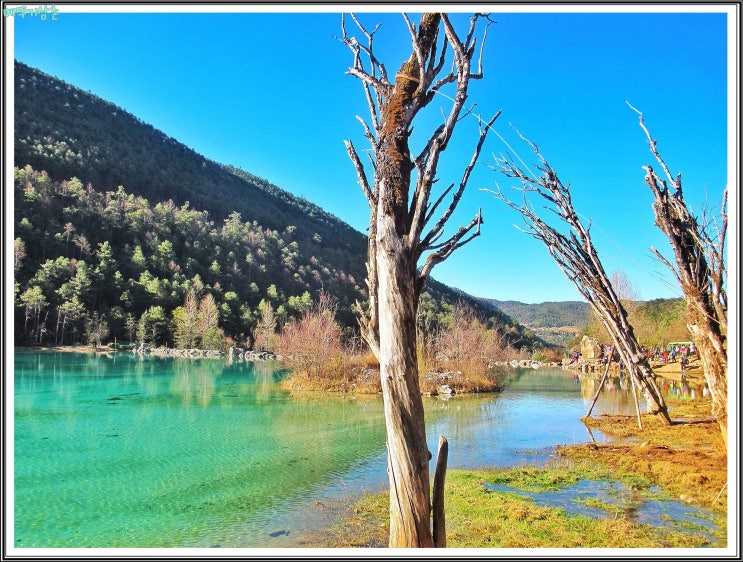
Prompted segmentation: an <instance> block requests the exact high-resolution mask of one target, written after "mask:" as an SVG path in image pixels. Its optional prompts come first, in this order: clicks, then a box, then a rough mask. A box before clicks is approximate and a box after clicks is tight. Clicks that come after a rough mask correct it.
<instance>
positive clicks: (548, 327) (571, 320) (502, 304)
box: [482, 299, 591, 346]
mask: <svg viewBox="0 0 743 562" xmlns="http://www.w3.org/2000/svg"><path fill="white" fill-rule="evenodd" d="M482 300H483V301H484V302H485V303H487V304H488V305H490V306H494V307H496V308H497V309H498V310H501V311H502V312H504V313H505V314H507V315H508V316H509V317H510V318H511V319H512V320H513V321H514V322H518V323H519V324H522V325H523V326H525V327H527V328H529V329H530V330H532V331H533V332H534V334H535V335H536V336H537V337H539V338H540V339H542V340H544V341H546V342H549V343H551V344H554V345H560V346H566V345H569V344H570V342H571V341H572V340H573V339H574V338H575V336H577V335H578V334H579V333H580V332H581V331H582V330H584V329H585V328H586V326H588V316H589V313H590V310H591V307H590V305H589V304H588V303H587V302H582V301H558V302H550V301H548V302H541V303H535V304H527V303H523V302H518V301H501V300H497V299H482Z"/></svg>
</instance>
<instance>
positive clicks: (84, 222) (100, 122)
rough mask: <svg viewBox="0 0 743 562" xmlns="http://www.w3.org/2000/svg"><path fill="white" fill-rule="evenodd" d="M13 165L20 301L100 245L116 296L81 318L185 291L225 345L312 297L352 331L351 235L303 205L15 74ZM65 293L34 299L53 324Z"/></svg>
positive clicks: (124, 118)
mask: <svg viewBox="0 0 743 562" xmlns="http://www.w3.org/2000/svg"><path fill="white" fill-rule="evenodd" d="M14 156H15V158H14V164H15V166H16V167H17V168H19V169H20V170H19V171H18V172H17V174H16V201H18V202H19V204H18V205H17V207H16V209H15V211H16V217H15V220H16V235H17V236H18V238H19V239H20V241H21V243H23V244H24V248H23V251H24V259H23V263H22V265H21V266H20V269H19V271H18V274H17V280H18V281H19V283H20V291H21V292H23V291H24V290H28V289H30V288H32V285H33V284H34V283H37V281H38V283H37V284H38V285H39V286H41V284H42V283H41V281H39V280H38V275H39V274H40V272H42V270H44V271H47V270H52V269H54V268H53V267H52V265H50V264H49V263H48V262H50V261H52V262H53V261H54V260H56V259H58V258H59V259H61V260H62V261H64V260H68V261H72V262H78V261H86V262H88V264H91V263H95V262H96V261H97V262H98V265H101V262H102V258H101V251H102V250H101V244H104V243H108V244H109V246H110V247H109V248H108V249H107V250H106V251H107V252H109V251H112V250H113V255H114V256H115V257H116V258H117V260H116V265H117V266H118V268H119V269H118V270H116V273H117V274H118V277H116V279H117V281H116V283H118V285H117V287H118V289H117V290H118V291H119V292H120V293H121V295H118V294H116V292H115V291H113V290H111V291H109V292H108V294H106V291H99V292H98V293H97V294H96V300H93V299H91V300H90V302H88V303H87V306H88V313H91V312H92V310H93V309H95V310H100V307H106V308H107V309H112V310H113V309H117V307H118V308H120V309H123V312H122V313H124V312H125V313H128V314H133V315H135V316H136V317H139V316H140V315H142V314H144V313H145V312H147V311H148V310H149V307H152V306H162V307H163V308H164V310H165V312H166V313H170V312H171V311H172V310H173V309H174V307H176V306H178V305H180V304H182V303H183V298H184V295H185V293H186V291H187V290H188V288H189V287H191V286H192V285H193V284H194V283H196V284H197V285H199V286H201V284H204V286H205V287H206V288H207V289H208V290H209V291H212V292H214V293H215V295H216V298H217V299H218V302H217V304H218V305H219V306H220V307H222V312H221V314H222V315H223V316H230V317H232V324H234V326H235V328H234V330H236V331H235V332H234V333H233V334H232V335H234V336H237V335H238V334H239V333H241V332H245V331H249V329H250V327H251V323H252V325H254V324H255V322H256V321H257V309H258V306H259V304H260V302H261V301H263V300H266V301H271V302H272V304H274V305H275V306H276V307H277V308H278V307H280V306H282V305H285V306H284V314H288V315H290V314H292V313H297V312H298V311H299V310H300V308H299V306H298V305H297V302H298V300H299V299H304V298H305V297H304V294H305V293H308V294H309V295H310V296H311V297H312V298H316V297H317V294H318V293H319V291H320V290H330V291H332V293H333V295H334V296H335V297H336V298H338V299H339V301H340V309H339V312H340V318H341V322H342V323H343V324H344V325H346V326H353V325H354V324H355V322H354V316H353V313H352V310H351V307H352V304H353V303H354V302H355V301H356V300H359V301H363V300H364V286H363V285H364V283H363V279H364V278H365V276H366V271H365V258H366V237H365V236H364V235H363V234H361V233H360V232H358V231H356V230H354V229H353V228H351V227H350V226H349V225H347V224H346V223H344V222H343V221H341V220H339V219H338V218H336V217H334V216H332V215H330V214H329V213H326V212H325V211H323V210H322V209H321V208H319V207H318V206H316V205H314V204H313V203H311V202H309V201H307V200H305V199H301V198H297V197H294V196H293V195H291V194H290V193H288V192H286V191H284V190H282V189H280V188H278V187H277V186H274V185H272V184H270V183H269V182H266V181H265V180H262V179H260V178H258V177H256V176H254V175H252V174H250V173H249V172H246V171H243V170H239V169H237V168H234V167H231V166H226V165H222V164H218V163H216V162H213V161H211V160H208V159H206V158H204V157H203V156H201V155H199V154H197V153H196V152H194V151H193V150H191V149H189V148H188V147H186V146H184V145H182V144H181V143H179V142H178V141H176V140H175V139H172V138H170V137H168V136H166V135H164V134H163V133H161V132H160V131H157V130H156V129H154V128H153V127H152V126H151V125H148V124H145V123H143V122H142V121H141V120H139V119H138V118H137V117H135V116H134V115H131V114H129V113H127V112H126V111H124V110H123V109H121V108H119V107H117V106H115V105H113V104H111V103H109V102H107V101H104V100H102V99H100V98H98V97H97V96H95V95H94V94H91V93H88V92H84V91H82V90H80V89H78V88H76V87H74V86H72V85H69V84H66V83H65V82H63V81H60V80H58V79H56V78H54V77H52V76H49V75H47V74H44V73H42V72H40V71H38V70H36V69H33V68H31V67H28V66H27V65H24V64H23V63H20V62H16V66H15V155H14ZM42 170H43V171H45V172H46V173H48V178H46V179H45V175H44V174H42V173H41V171H42ZM73 178H76V180H73ZM77 180H79V181H77ZM78 242H79V244H78ZM45 267H46V268H47V270H45V269H44V268H45ZM65 267H66V266H65ZM73 269H74V267H73V268H67V269H64V268H62V270H64V271H67V270H69V271H72V270H73ZM111 273H112V274H113V271H112V272H111ZM60 275H61V274H60ZM70 275H72V274H71V273H70ZM101 275H103V274H101ZM47 278H48V276H47ZM47 278H45V279H47ZM35 279H36V280H35ZM47 280H48V279H47ZM194 280H196V281H194ZM69 282H71V280H70V279H67V278H65V277H64V276H63V275H62V276H61V277H59V279H58V280H57V281H55V282H50V283H51V284H49V286H48V287H47V288H46V289H45V290H46V296H47V297H48V300H51V301H53V302H50V303H49V308H50V309H52V310H54V307H55V306H56V307H57V314H61V313H60V312H59V310H61V309H59V307H60V306H63V305H66V304H69V302H70V301H69V294H70V292H69V290H68V291H67V292H65V291H64V290H62V289H63V287H66V283H69ZM55 283H56V284H55ZM112 283H113V282H112ZM78 285H79V283H78ZM155 289H157V290H155ZM427 292H428V293H429V294H430V295H431V299H427V300H426V302H427V303H428V304H427V306H434V307H437V308H438V309H441V307H442V306H444V304H445V303H449V304H452V303H455V302H457V301H459V300H464V301H466V302H467V303H468V304H470V306H472V307H473V308H475V309H476V310H477V311H478V312H479V313H480V314H482V315H483V316H484V317H490V318H491V319H493V320H494V321H495V322H497V323H505V324H507V325H508V326H510V327H511V330H510V331H511V332H512V333H513V334H514V339H515V340H519V341H520V342H521V343H523V344H526V345H533V344H535V343H537V342H536V341H535V340H534V339H533V338H532V337H530V336H529V335H528V334H524V333H522V332H523V328H522V327H520V326H518V325H514V323H512V322H510V320H509V319H508V318H507V317H505V316H504V315H503V314H502V313H501V312H500V311H498V310H497V309H496V308H494V307H493V306H491V305H489V304H486V303H481V302H479V301H477V300H476V299H474V298H473V297H470V296H469V295H466V294H464V293H461V292H460V291H457V290H456V289H452V288H450V287H447V286H445V285H443V284H441V283H437V282H436V281H435V280H430V282H429V283H428V284H427ZM62 294H65V295H68V297H66V298H67V299H68V300H64V298H63V297H62V296H60V295H62ZM122 295H123V296H124V297H126V298H124V299H123V300H122V298H121V296H122ZM132 295H137V298H133V297H132ZM104 296H105V297H106V298H104ZM27 297H28V298H30V296H28V295H27ZM127 298H128V299H129V300H127ZM292 298H293V299H294V301H292V302H293V303H294V306H293V308H292V306H290V301H291V299H292ZM21 316H22V315H21ZM19 322H20V320H19ZM25 323H27V322H25ZM122 323H123V320H122Z"/></svg>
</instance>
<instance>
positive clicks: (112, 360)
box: [13, 352, 634, 548]
mask: <svg viewBox="0 0 743 562" xmlns="http://www.w3.org/2000/svg"><path fill="white" fill-rule="evenodd" d="M511 373H512V374H511V375H509V377H508V380H507V386H506V390H505V391H504V392H503V393H498V394H487V395H479V396H454V397H452V398H450V399H449V400H443V399H440V398H426V401H425V408H426V423H427V435H428V438H429V448H430V450H431V451H433V452H434V455H435V451H436V447H437V442H438V436H439V435H445V436H446V437H447V439H448V440H449V444H450V451H449V462H448V465H449V467H450V468H468V467H469V468H474V467H479V466H509V465H515V464H521V463H524V462H540V461H543V460H545V459H546V458H548V457H549V456H550V454H552V448H553V447H554V445H556V444H563V443H577V442H585V441H590V440H591V439H602V436H601V435H600V434H599V435H597V434H596V433H595V432H594V434H593V435H591V434H590V433H588V431H587V429H586V427H585V426H584V425H583V423H582V422H580V421H579V420H580V417H582V416H583V415H584V414H585V412H586V408H587V405H588V398H589V397H592V391H591V392H588V391H587V390H586V388H584V385H583V384H579V383H578V381H577V380H574V379H573V376H572V374H571V373H569V372H565V371H561V370H556V369H552V370H550V369H540V370H538V371H535V370H533V369H528V370H523V371H512V372H511ZM280 376H281V375H280V373H279V372H277V371H276V370H275V365H271V364H269V363H245V362H240V363H235V364H232V365H229V364H227V363H226V362H225V361H222V360H213V359H202V360H194V359H180V358H158V357H144V358H142V357H139V356H135V355H130V354H112V355H88V354H78V353H55V352H42V353H36V352H17V353H16V354H15V372H14V381H15V393H14V404H13V412H14V433H13V438H14V441H13V453H14V462H13V469H14V480H13V483H14V486H13V492H14V513H13V521H14V544H15V546H16V547H76V548H79V547H142V548H153V547H210V546H223V547H256V548H260V547H272V546H293V545H294V543H293V541H294V540H296V538H297V537H299V536H300V535H301V533H302V532H304V531H306V530H308V529H311V528H312V526H313V525H318V524H320V523H319V522H321V521H322V509H321V506H322V505H323V503H322V502H323V501H326V500H332V499H337V498H344V497H349V496H354V495H358V494H360V493H362V492H364V491H368V490H376V489H378V488H379V487H380V486H383V485H386V482H387V475H386V452H385V428H384V414H383V407H382V401H381V398H379V397H378V396H359V397H352V396H342V395H335V396H328V395H325V394H319V393H313V394H306V395H300V396H297V395H292V394H290V393H288V392H286V391H284V390H282V389H281V388H280V386H279V378H280ZM621 394H622V393H621V392H620V391H617V392H616V393H609V392H607V393H604V396H602V398H601V400H599V403H598V404H597V406H596V408H595V409H594V413H595V414H596V415H599V414H600V413H622V412H625V413H627V412H629V413H631V412H634V403H633V402H632V401H631V399H627V397H626V396H625V397H624V398H621ZM625 394H626V393H625ZM587 395H590V396H587Z"/></svg>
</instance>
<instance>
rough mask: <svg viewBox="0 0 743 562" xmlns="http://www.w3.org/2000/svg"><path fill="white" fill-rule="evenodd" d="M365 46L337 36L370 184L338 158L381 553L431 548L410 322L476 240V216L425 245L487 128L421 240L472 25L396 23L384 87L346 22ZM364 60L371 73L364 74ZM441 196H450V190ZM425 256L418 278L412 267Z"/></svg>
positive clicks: (379, 68)
mask: <svg viewBox="0 0 743 562" xmlns="http://www.w3.org/2000/svg"><path fill="white" fill-rule="evenodd" d="M351 17H352V18H353V20H354V22H355V23H356V24H357V26H358V27H359V29H360V30H361V31H362V32H363V34H364V35H365V36H366V40H367V44H366V46H362V45H361V44H360V43H359V42H358V41H357V40H356V39H355V38H351V37H349V36H348V35H347V34H346V31H345V27H344V30H343V41H344V43H345V44H346V45H347V46H348V47H349V49H351V51H352V52H353V53H354V65H353V67H352V68H350V69H349V73H350V74H352V75H354V76H356V77H358V78H359V79H361V80H362V82H363V84H364V91H365V94H366V97H367V103H368V105H369V111H370V116H371V126H369V125H367V124H366V123H363V121H362V123H363V124H364V128H365V134H366V137H367V139H368V140H369V142H370V143H371V145H372V148H373V152H374V156H375V158H376V160H374V159H372V165H373V167H374V180H373V182H369V180H368V178H367V176H366V172H365V170H364V166H363V164H362V163H361V160H360V158H359V157H358V153H357V152H356V150H355V148H354V147H353V144H352V143H351V142H350V141H346V150H347V152H348V154H349V157H350V158H351V160H352V162H353V164H354V167H355V168H356V172H357V175H358V178H359V184H360V185H361V188H362V189H363V191H364V194H365V196H366V198H367V201H368V202H369V208H370V222H369V243H368V258H367V273H368V278H367V287H368V289H369V309H368V311H366V312H365V311H364V310H363V308H362V307H361V306H359V309H360V322H359V323H360V326H361V331H362V336H363V337H364V339H365V341H366V342H367V343H368V344H369V347H370V348H371V349H372V351H374V353H375V355H376V356H377V359H378V360H379V367H380V377H381V383H382V396H383V398H384V413H385V423H386V427H387V455H388V456H387V472H388V476H389V482H390V539H389V546H390V547H393V548H394V547H406V548H409V547H433V546H434V539H433V534H432V531H431V493H430V479H429V468H428V463H429V461H430V459H431V453H430V452H429V451H428V444H427V441H426V427H425V418H424V411H423V399H422V397H421V393H420V388H419V378H418V357H417V341H416V338H417V334H416V317H417V310H418V302H419V297H420V292H421V290H422V288H423V285H424V283H425V280H426V277H427V275H428V274H429V272H430V270H431V268H432V267H433V266H434V265H435V264H436V263H439V262H441V261H443V260H445V259H446V258H448V257H449V255H451V253H452V252H453V251H454V250H456V249H457V248H459V247H461V246H462V245H464V244H466V243H467V242H469V241H470V240H471V239H472V238H474V237H475V236H477V235H478V234H479V225H480V224H481V222H482V219H481V217H480V215H479V213H478V215H477V216H476V217H475V219H473V221H472V222H471V223H470V225H469V226H467V227H463V228H460V229H459V230H458V231H457V232H456V233H455V234H454V235H453V236H451V237H450V238H449V239H448V240H447V241H446V242H444V243H442V244H435V241H437V240H438V239H439V238H440V236H441V234H442V229H443V227H444V224H445V223H446V221H447V220H448V218H449V217H450V216H451V214H452V212H453V211H454V209H455V208H456V206H457V204H458V202H459V200H460V197H461V194H462V192H463V190H464V189H465V186H466V184H467V180H468V178H469V175H470V172H471V171H472V168H473V167H474V165H475V162H476V159H477V156H478V155H479V152H480V149H481V147H482V144H483V142H484V140H485V136H486V134H487V128H489V126H490V125H491V124H492V122H493V121H494V120H495V118H493V119H492V120H491V121H490V122H489V123H488V124H487V127H486V128H485V130H483V128H482V126H481V130H480V139H479V142H478V144H477V148H476V149H475V153H474V155H473V159H472V161H471V162H470V164H469V165H468V166H467V167H466V168H465V172H464V175H463V177H462V180H461V181H460V184H459V189H458V190H457V191H456V192H455V194H454V196H453V199H452V202H451V203H450V205H449V207H448V208H447V209H446V210H445V211H444V213H443V216H442V217H441V218H440V219H439V221H438V222H437V223H436V225H435V226H434V227H433V229H432V230H431V231H430V232H428V233H427V234H426V236H422V234H423V232H422V231H423V228H424V227H425V226H426V225H427V224H428V222H429V220H430V219H431V217H432V214H433V212H434V211H435V210H436V207H437V206H438V205H439V204H440V203H441V201H442V199H443V198H444V196H445V195H447V194H448V193H449V190H447V191H446V192H445V193H444V194H443V195H442V196H441V197H440V198H439V199H438V200H437V201H436V203H435V204H434V205H433V207H431V205H430V204H429V199H430V196H431V189H432V186H433V184H434V181H435V179H434V178H435V174H436V166H437V164H438V161H439V157H440V155H441V153H442V152H443V151H444V150H445V148H446V146H447V143H448V142H449V139H450V138H451V135H452V132H453V129H454V127H455V125H456V124H457V123H458V122H459V120H460V119H461V117H460V114H461V112H462V108H463V105H464V102H465V99H466V97H467V88H468V83H469V80H470V79H471V78H479V77H480V76H481V73H474V74H473V73H471V71H470V68H471V67H470V62H471V60H470V59H471V58H472V56H473V53H474V37H473V32H474V30H475V23H476V22H477V20H478V18H480V17H482V16H481V15H475V16H473V17H472V18H471V20H470V30H469V33H468V35H467V38H466V39H465V41H464V43H462V42H461V41H460V39H459V37H458V36H457V34H456V33H455V32H454V29H453V27H452V26H451V23H450V22H449V20H448V18H447V16H446V15H445V14H437V13H425V14H423V15H422V16H421V20H420V23H419V25H418V27H417V29H416V28H415V27H414V26H413V24H412V23H411V22H410V21H409V20H408V18H407V16H405V15H403V17H404V18H405V21H406V23H407V25H408V30H409V31H410V34H411V39H412V42H413V49H412V54H411V55H410V57H409V59H408V60H407V61H405V62H403V64H402V65H401V66H400V69H399V70H398V72H397V73H396V74H395V80H394V82H391V81H390V80H389V79H388V75H387V72H386V70H385V68H384V65H383V64H381V63H380V62H379V61H378V60H377V59H376V57H375V56H374V52H373V50H372V38H373V35H374V32H368V31H367V30H366V29H364V27H363V26H362V25H361V24H360V23H359V21H358V20H357V19H356V18H355V17H354V16H353V15H352V16H351ZM442 23H443V30H444V35H445V37H446V39H445V41H446V43H445V44H444V45H449V46H450V47H451V49H452V51H453V57H454V64H453V68H452V70H451V71H450V72H449V73H448V74H446V73H445V74H444V76H443V77H439V75H440V73H441V72H442V70H443V69H444V68H445V66H446V65H445V62H446V57H445V54H446V52H447V49H446V47H444V46H442V48H441V50H438V49H437V41H438V39H439V27H440V25H441V24H442ZM364 57H365V58H366V59H368V64H369V65H370V66H371V68H370V69H367V68H366V67H365V66H364V62H363V61H364V60H365V59H364ZM450 83H456V90H457V93H456V96H455V99H454V100H453V105H452V108H451V110H450V111H449V114H448V117H447V118H446V119H445V122H444V123H443V124H442V125H440V126H439V127H438V128H437V129H436V131H435V132H434V133H433V134H432V135H431V137H430V138H429V141H428V143H426V145H425V148H424V149H423V150H422V152H421V153H420V154H418V155H417V156H415V157H413V156H411V153H410V148H409V144H408V140H409V137H410V135H411V134H412V124H413V120H414V118H415V117H416V115H417V114H418V113H419V111H420V110H421V109H423V108H424V107H426V106H427V105H428V104H429V103H430V102H431V101H432V100H433V99H434V95H435V94H436V92H437V91H438V90H439V89H440V88H441V87H443V86H445V85H446V84H450ZM413 171H416V172H417V182H416V184H415V191H414V193H413V194H412V196H411V193H410V192H411V186H412V179H411V178H412V173H413ZM450 189H451V188H450ZM426 251H430V252H431V253H430V254H429V256H428V258H427V261H426V263H425V264H424V266H423V267H422V268H421V270H420V272H419V271H418V260H419V258H421V256H422V255H423V253H424V252H426Z"/></svg>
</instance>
